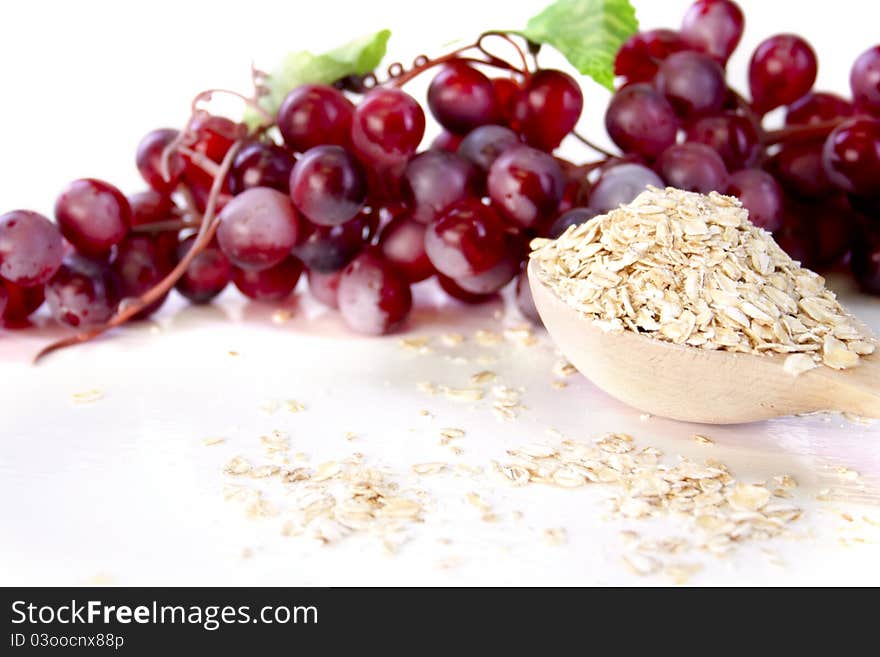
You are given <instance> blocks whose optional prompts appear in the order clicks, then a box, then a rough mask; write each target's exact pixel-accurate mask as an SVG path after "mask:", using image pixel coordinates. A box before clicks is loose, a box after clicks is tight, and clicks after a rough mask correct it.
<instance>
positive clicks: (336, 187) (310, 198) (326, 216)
mask: <svg viewBox="0 0 880 657" xmlns="http://www.w3.org/2000/svg"><path fill="white" fill-rule="evenodd" d="M290 197H291V198H292V199H293V204H294V205H295V206H296V208H297V210H299V211H300V212H302V213H303V214H304V215H305V216H306V218H307V219H309V221H312V222H314V223H316V224H319V225H322V226H336V225H338V224H343V223H345V222H346V221H349V220H351V219H352V218H354V216H355V215H357V213H358V212H360V211H361V208H362V207H363V206H364V201H365V200H366V198H367V179H366V175H365V174H364V170H363V169H362V168H361V165H360V163H359V162H358V161H357V160H356V159H355V158H354V156H353V155H351V154H350V153H349V152H348V151H347V150H345V149H344V148H343V147H342V146H315V147H314V148H310V149H309V150H307V151H306V152H305V153H303V155H302V157H301V158H300V159H299V162H297V163H296V165H295V166H294V167H293V171H292V172H291V174H290Z"/></svg>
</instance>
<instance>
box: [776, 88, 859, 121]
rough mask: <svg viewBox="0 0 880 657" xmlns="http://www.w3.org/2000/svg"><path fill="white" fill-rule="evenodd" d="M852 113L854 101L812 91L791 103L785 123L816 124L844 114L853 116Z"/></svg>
mask: <svg viewBox="0 0 880 657" xmlns="http://www.w3.org/2000/svg"><path fill="white" fill-rule="evenodd" d="M852 113H853V106H852V103H850V102H849V101H847V100H844V99H843V98H841V97H840V96H837V95H835V94H829V93H826V92H824V91H812V92H810V93H808V94H807V95H805V96H803V97H801V98H799V99H798V100H796V101H795V102H793V103H792V104H791V105H789V107H788V109H787V110H786V112H785V124H786V125H815V124H817V123H824V122H826V121H832V120H834V119H836V118H838V117H842V116H852Z"/></svg>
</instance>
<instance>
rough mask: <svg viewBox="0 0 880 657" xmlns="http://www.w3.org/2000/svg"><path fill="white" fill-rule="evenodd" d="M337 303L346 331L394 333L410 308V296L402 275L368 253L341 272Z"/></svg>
mask: <svg viewBox="0 0 880 657" xmlns="http://www.w3.org/2000/svg"><path fill="white" fill-rule="evenodd" d="M338 300H339V311H340V313H341V314H342V318H343V319H344V320H345V323H346V324H347V325H348V326H349V328H351V329H353V330H354V331H357V332H358V333H366V334H368V335H381V334H383V333H388V332H390V331H393V330H395V329H396V328H398V327H399V326H400V325H401V324H402V323H403V321H404V320H405V319H406V317H407V315H409V311H410V309H411V308H412V293H411V291H410V288H409V283H407V282H406V280H405V279H404V277H403V275H402V274H401V273H400V272H398V271H397V269H396V268H395V267H394V266H393V265H392V264H391V263H389V262H386V261H385V260H384V259H382V258H381V257H380V256H378V255H376V254H375V253H372V252H369V251H367V252H364V253H362V254H361V255H359V256H358V257H357V258H355V259H354V260H352V262H351V263H350V264H349V265H348V266H347V267H346V268H345V269H344V270H343V271H342V275H341V276H340V279H339V291H338Z"/></svg>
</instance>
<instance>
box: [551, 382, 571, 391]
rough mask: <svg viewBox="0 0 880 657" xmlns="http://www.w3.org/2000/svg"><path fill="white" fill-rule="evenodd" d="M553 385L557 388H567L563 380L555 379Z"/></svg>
mask: <svg viewBox="0 0 880 657" xmlns="http://www.w3.org/2000/svg"><path fill="white" fill-rule="evenodd" d="M553 387H554V388H556V389H557V390H562V389H563V388H567V387H568V384H567V383H566V382H565V381H558V380H557V381H554V382H553Z"/></svg>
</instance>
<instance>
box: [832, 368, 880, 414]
mask: <svg viewBox="0 0 880 657" xmlns="http://www.w3.org/2000/svg"><path fill="white" fill-rule="evenodd" d="M821 375H822V376H821V379H822V381H823V383H825V384H827V386H828V388H827V393H826V394H827V395H828V397H829V402H830V403H829V407H830V408H832V409H833V410H837V411H843V412H845V413H853V414H854V415H859V416H862V417H870V418H880V360H878V358H877V356H876V355H871V356H863V357H862V358H861V362H859V364H858V366H856V367H853V368H851V369H847V370H829V369H827V368H822V369H821Z"/></svg>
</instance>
